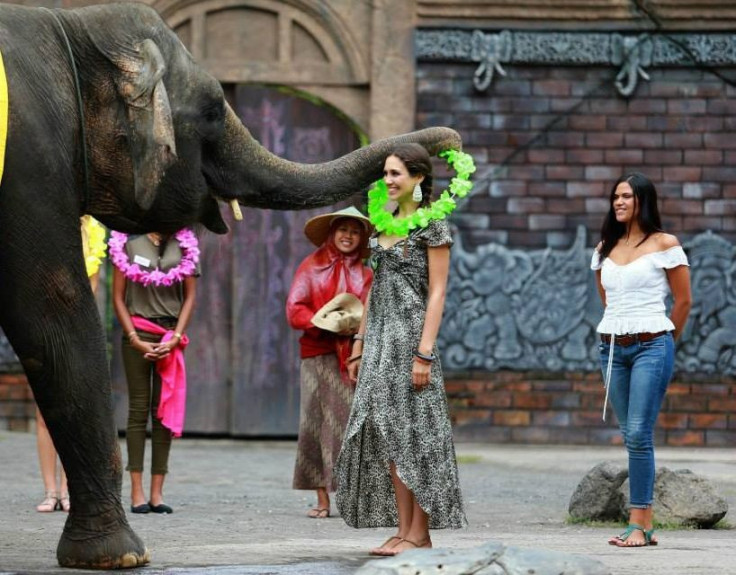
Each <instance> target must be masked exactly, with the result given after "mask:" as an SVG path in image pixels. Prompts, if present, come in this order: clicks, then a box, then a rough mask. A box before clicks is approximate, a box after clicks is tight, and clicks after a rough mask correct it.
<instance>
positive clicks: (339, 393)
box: [293, 354, 353, 491]
mask: <svg viewBox="0 0 736 575" xmlns="http://www.w3.org/2000/svg"><path fill="white" fill-rule="evenodd" d="M352 402H353V388H352V386H351V385H349V384H346V383H345V382H343V381H342V379H341V377H340V368H339V366H338V363H337V356H336V355H335V354H328V355H318V356H316V357H307V358H304V359H302V364H301V398H300V408H299V443H298V445H297V452H296V464H295V465H294V483H293V488H294V489H317V488H325V489H327V490H328V491H335V489H336V485H335V478H334V476H333V474H332V468H333V467H334V465H335V462H336V461H337V456H338V454H339V453H340V446H341V445H342V436H343V433H344V432H345V425H346V424H347V421H348V416H349V415H350V406H351V404H352Z"/></svg>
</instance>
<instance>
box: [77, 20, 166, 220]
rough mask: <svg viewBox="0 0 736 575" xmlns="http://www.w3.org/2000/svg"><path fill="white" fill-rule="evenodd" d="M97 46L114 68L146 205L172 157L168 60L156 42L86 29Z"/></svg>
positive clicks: (139, 196) (138, 194) (139, 193)
mask: <svg viewBox="0 0 736 575" xmlns="http://www.w3.org/2000/svg"><path fill="white" fill-rule="evenodd" d="M90 36H92V39H93V42H94V44H95V45H96V47H97V49H98V50H100V52H102V53H103V54H104V55H105V56H106V57H107V58H108V59H109V60H110V61H111V62H112V63H113V64H114V65H115V67H116V68H117V70H116V72H114V78H113V80H114V84H115V87H116V89H117V92H118V94H119V95H120V96H121V98H122V99H123V101H124V102H125V108H126V109H125V112H126V119H127V129H128V140H129V145H130V153H131V159H132V161H133V169H134V181H135V201H136V203H137V204H138V205H139V206H140V207H141V209H144V210H147V209H148V208H150V207H151V204H153V201H154V199H155V198H156V190H157V189H158V185H159V183H160V181H161V178H162V177H163V175H164V172H165V171H166V169H167V168H168V167H169V166H170V165H171V164H173V163H174V162H175V161H176V142H175V136H174V123H173V119H172V116H171V105H170V104H169V97H168V95H167V93H166V86H164V82H163V77H164V74H165V73H166V63H165V62H164V58H163V56H162V55H161V50H160V49H159V47H158V45H157V44H156V42H154V41H153V40H151V39H145V40H143V41H141V42H139V43H131V44H130V45H128V46H125V47H123V46H121V45H120V44H121V43H120V42H119V41H118V42H116V41H111V40H110V39H109V38H108V39H103V38H100V37H99V35H98V34H97V33H92V34H90Z"/></svg>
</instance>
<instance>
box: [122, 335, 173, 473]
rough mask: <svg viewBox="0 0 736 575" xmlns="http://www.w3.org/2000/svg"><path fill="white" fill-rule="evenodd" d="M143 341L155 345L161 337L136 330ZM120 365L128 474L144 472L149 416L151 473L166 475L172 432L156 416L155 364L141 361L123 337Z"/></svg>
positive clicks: (157, 383) (157, 382) (158, 386)
mask: <svg viewBox="0 0 736 575" xmlns="http://www.w3.org/2000/svg"><path fill="white" fill-rule="evenodd" d="M138 336H139V337H140V338H141V339H142V340H143V341H150V342H158V341H160V339H161V338H160V336H155V335H153V334H150V333H146V332H144V331H138ZM122 355H123V366H124V367H125V376H126V378H127V380H128V427H127V429H126V433H125V441H126V444H127V447H128V465H127V467H126V468H125V469H126V470H127V471H141V472H142V471H143V457H144V455H145V452H146V427H147V426H148V414H149V413H150V414H151V474H153V475H165V474H166V473H167V472H168V470H169V451H170V450H171V438H172V434H171V430H170V429H167V428H166V427H164V426H163V425H162V424H161V421H160V420H159V418H158V417H156V412H157V411H158V403H159V400H160V399H161V378H160V377H159V375H158V373H157V372H156V363H155V362H152V361H148V360H147V359H144V358H143V356H142V355H141V354H140V352H138V351H136V350H135V349H133V347H132V346H131V345H130V342H129V341H128V338H127V337H126V336H123V347H122Z"/></svg>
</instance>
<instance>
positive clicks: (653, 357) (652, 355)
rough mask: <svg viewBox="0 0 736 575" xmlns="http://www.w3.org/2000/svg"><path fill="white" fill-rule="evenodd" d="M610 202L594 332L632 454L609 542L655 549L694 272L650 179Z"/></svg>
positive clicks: (619, 191)
mask: <svg viewBox="0 0 736 575" xmlns="http://www.w3.org/2000/svg"><path fill="white" fill-rule="evenodd" d="M610 201H611V204H610V209H609V211H608V214H607V215H606V218H605V220H604V222H603V228H602V230H601V242H600V243H599V244H598V246H597V247H596V250H595V253H594V254H593V261H592V263H591V268H592V269H594V270H595V272H596V280H597V284H598V292H599V293H600V296H601V300H602V301H603V305H604V307H605V312H604V314H603V319H602V320H601V322H600V324H599V325H598V329H597V331H598V333H599V334H600V336H601V344H600V355H601V367H602V370H603V374H604V380H605V385H606V403H607V402H608V398H609V396H610V399H611V405H613V409H614V411H615V413H616V417H617V419H618V422H619V427H620V429H621V435H622V436H623V440H624V444H625V445H626V449H627V451H628V453H629V526H628V527H627V529H626V531H624V532H623V533H622V534H621V535H618V536H616V537H613V538H611V539H610V540H609V543H610V544H611V545H616V546H619V547H641V546H645V545H656V544H657V539H656V538H655V537H654V536H653V533H654V529H653V525H652V517H653V511H652V502H653V499H654V441H653V436H654V424H655V423H656V421H657V416H658V415H659V410H660V408H661V406H662V400H663V399H664V395H665V392H666V391H667V385H668V384H669V382H670V379H671V378H672V373H673V369H674V361H675V359H674V347H675V344H674V341H675V340H676V339H677V338H678V337H679V336H680V334H681V333H682V330H683V328H684V327H685V322H686V321H687V316H688V314H689V313H690V301H691V296H690V271H689V268H688V262H687V256H685V252H684V251H683V250H682V247H681V246H680V243H679V242H678V240H677V238H676V237H675V236H673V235H670V234H666V233H664V231H662V225H661V222H660V217H659V210H658V208H657V192H656V190H655V188H654V184H653V183H652V182H651V181H650V180H649V179H648V178H647V177H646V176H644V175H642V174H638V173H634V174H629V175H627V176H624V177H622V178H619V180H618V181H617V182H616V183H615V184H614V186H613V190H612V191H611V196H610ZM670 293H671V294H672V296H673V299H674V304H673V306H672V309H671V311H670V315H669V317H668V316H667V313H666V308H665V298H666V297H667V296H668V295H669V294H670ZM605 405H606V404H605V403H604V408H603V418H604V419H605V414H606V408H605Z"/></svg>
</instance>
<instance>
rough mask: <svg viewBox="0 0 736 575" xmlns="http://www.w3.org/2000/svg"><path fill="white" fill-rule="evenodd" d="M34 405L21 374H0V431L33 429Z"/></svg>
mask: <svg viewBox="0 0 736 575" xmlns="http://www.w3.org/2000/svg"><path fill="white" fill-rule="evenodd" d="M35 410H36V403H35V401H34V400H33V392H32V391H31V387H30V386H29V385H28V380H27V379H26V376H25V375H23V374H8V373H0V430H7V431H32V430H33V429H35V414H36V411H35Z"/></svg>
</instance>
